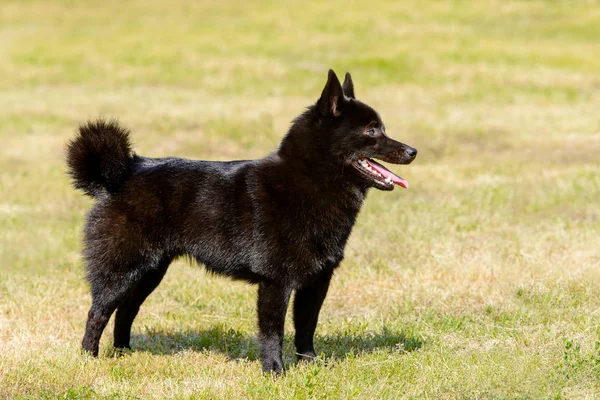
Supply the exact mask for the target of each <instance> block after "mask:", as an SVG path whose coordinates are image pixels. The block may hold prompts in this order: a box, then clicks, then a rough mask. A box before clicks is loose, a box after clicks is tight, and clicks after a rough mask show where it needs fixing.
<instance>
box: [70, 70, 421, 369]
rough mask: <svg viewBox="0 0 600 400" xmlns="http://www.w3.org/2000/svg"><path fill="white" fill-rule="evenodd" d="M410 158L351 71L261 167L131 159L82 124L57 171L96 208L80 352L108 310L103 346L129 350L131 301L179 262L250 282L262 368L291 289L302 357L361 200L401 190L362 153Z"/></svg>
mask: <svg viewBox="0 0 600 400" xmlns="http://www.w3.org/2000/svg"><path fill="white" fill-rule="evenodd" d="M416 154H417V150H416V149H414V148H412V147H410V146H407V145H405V144H402V143H399V142H397V141H395V140H392V139H390V138H389V137H388V136H387V135H386V132H385V127H384V125H383V122H382V121H381V118H380V117H379V114H377V112H376V111H375V110H373V109H372V108H371V107H369V106H367V105H366V104H364V103H361V102H360V101H358V100H356V99H355V97H354V87H353V84H352V79H351V77H350V74H348V73H347V74H346V79H345V81H344V85H343V87H342V85H340V82H339V80H338V78H337V76H336V75H335V73H334V72H333V71H331V70H330V71H329V76H328V79H327V84H326V85H325V88H324V89H323V93H322V94H321V98H320V99H319V100H318V101H317V102H316V104H314V105H312V106H310V107H308V109H307V110H306V111H305V112H304V113H303V114H302V115H300V116H299V117H297V118H296V119H295V120H294V122H293V124H292V126H291V128H290V130H289V132H288V133H287V135H286V136H285V137H284V139H283V141H282V142H281V145H280V147H279V149H278V150H277V152H275V153H273V154H270V155H269V156H267V157H265V158H263V159H261V160H249V161H229V162H209V161H192V160H185V159H179V158H160V159H157V158H148V157H141V156H138V155H136V154H134V153H133V151H132V149H131V145H130V142H129V132H128V131H127V130H126V129H124V128H122V127H120V126H119V125H118V124H117V123H116V122H115V121H109V122H107V121H103V120H97V121H95V122H88V123H87V124H85V125H83V126H81V127H80V129H79V134H78V135H77V137H76V138H75V139H74V140H73V141H71V142H70V144H69V146H68V165H69V173H70V175H71V176H72V178H73V181H74V186H75V187H76V188H78V189H82V190H83V191H84V192H85V193H86V194H88V195H90V196H92V197H94V198H96V200H97V203H96V204H95V206H94V207H93V208H92V210H91V211H90V212H89V215H88V218H87V225H86V228H85V250H84V256H85V262H86V270H87V279H88V280H89V283H90V286H91V292H92V306H91V309H90V311H89V314H88V320H87V325H86V330H85V335H84V337H83V343H82V345H83V349H85V350H87V351H89V352H91V353H92V354H93V355H95V356H96V355H97V354H98V345H99V341H100V336H101V335H102V331H103V330H104V328H105V327H106V324H107V322H108V320H109V318H110V316H111V315H112V314H113V312H114V311H115V310H116V311H117V313H116V317H115V331H114V345H115V347H117V348H129V339H130V333H131V325H132V323H133V320H134V318H135V316H136V314H137V313H138V310H139V308H140V305H141V304H142V303H143V302H144V300H145V299H146V297H147V296H148V295H149V294H150V293H152V291H153V290H154V289H155V288H156V286H158V284H159V283H160V281H161V279H162V277H163V276H164V274H165V272H166V270H167V267H168V266H169V264H170V263H171V261H173V259H174V258H176V257H180V256H183V255H187V256H189V257H191V258H194V259H196V260H197V261H198V262H200V263H202V264H204V265H205V266H206V268H207V269H208V270H209V271H212V272H215V273H218V274H223V275H227V276H230V277H232V278H234V279H241V280H245V281H248V282H250V283H254V284H258V325H259V342H260V359H261V362H262V367H263V370H264V371H267V372H281V371H282V370H283V360H282V354H281V347H282V342H283V324H284V319H285V314H286V311H287V308H288V300H289V298H290V295H291V292H292V291H293V290H294V291H295V292H296V294H295V300H294V325H295V328H296V336H295V344H296V349H297V353H298V357H299V359H311V358H313V357H315V350H314V348H313V336H314V332H315V328H316V325H317V319H318V316H319V311H320V309H321V305H322V303H323V300H324V299H325V295H326V294H327V289H328V287H329V282H330V280H331V276H332V273H333V271H334V270H335V268H336V267H337V266H338V265H339V263H340V261H341V260H342V258H343V255H344V247H345V246H346V241H347V239H348V236H349V235H350V231H351V230H352V226H353V225H354V222H355V220H356V216H357V215H358V212H359V210H360V207H361V205H362V203H363V201H364V199H365V196H366V195H367V191H368V190H369V188H371V187H375V188H377V189H380V190H392V189H393V188H394V185H399V186H402V187H405V188H406V187H407V183H406V181H405V180H403V179H402V178H400V177H398V176H396V175H394V174H393V173H391V172H390V171H389V170H387V169H386V168H385V167H383V166H382V165H380V164H378V163H376V162H375V161H373V160H371V157H373V158H378V159H381V160H383V161H387V162H390V163H394V164H408V163H410V162H411V161H412V160H413V159H414V158H415V156H416Z"/></svg>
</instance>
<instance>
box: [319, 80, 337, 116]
mask: <svg viewBox="0 0 600 400" xmlns="http://www.w3.org/2000/svg"><path fill="white" fill-rule="evenodd" d="M343 102H344V91H343V90H342V85H341V84H340V80H339V79H338V77H337V75H336V74H335V72H333V70H332V69H330V70H329V74H328V75H327V83H326V84H325V88H324V89H323V93H321V98H320V99H319V100H318V101H317V108H318V109H319V111H320V112H321V114H322V115H333V116H334V117H337V116H339V115H340V114H341V113H342V105H343Z"/></svg>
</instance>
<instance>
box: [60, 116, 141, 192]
mask: <svg viewBox="0 0 600 400" xmlns="http://www.w3.org/2000/svg"><path fill="white" fill-rule="evenodd" d="M134 156H135V155H134V153H133V150H132V149H131V143H130V141H129V130H128V129H126V128H123V127H121V126H119V124H118V123H117V121H116V120H109V121H106V120H103V119H97V120H96V121H88V122H87V123H85V124H83V125H80V126H79V132H78V134H77V136H76V137H75V138H74V139H73V140H71V141H70V142H69V144H68V147H67V165H68V169H69V175H71V178H72V179H73V186H75V188H77V189H81V190H83V191H84V192H85V193H86V194H87V195H89V196H91V197H99V196H102V195H105V194H106V193H113V192H115V191H117V190H118V189H119V187H120V186H121V185H122V184H123V182H125V180H126V179H127V178H128V176H129V175H130V174H131V169H132V167H133V163H134Z"/></svg>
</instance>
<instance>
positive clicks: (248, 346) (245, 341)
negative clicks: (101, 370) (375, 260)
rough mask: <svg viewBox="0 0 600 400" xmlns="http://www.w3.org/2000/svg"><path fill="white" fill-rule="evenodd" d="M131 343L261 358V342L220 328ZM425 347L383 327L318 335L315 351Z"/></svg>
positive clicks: (328, 355) (156, 349)
mask: <svg viewBox="0 0 600 400" xmlns="http://www.w3.org/2000/svg"><path fill="white" fill-rule="evenodd" d="M293 342H294V338H293V336H291V335H286V337H285V339H284V354H294V348H293V347H294V345H293ZM131 344H132V348H133V350H134V351H145V352H149V353H152V354H174V353H178V352H181V351H185V350H192V351H216V352H221V353H224V354H226V355H227V356H228V357H229V358H231V359H234V360H235V359H248V360H256V359H258V354H259V352H258V342H257V340H256V338H255V337H254V336H249V335H247V334H246V333H242V332H240V331H237V330H235V329H226V328H224V327H222V326H216V327H214V328H211V329H207V330H202V331H192V330H187V331H175V332H172V331H148V332H147V333H146V334H137V335H132V338H131ZM422 346H423V341H422V339H421V338H419V337H418V336H415V335H406V334H405V333H403V332H395V331H392V330H389V329H387V328H385V327H384V328H383V329H381V330H380V331H376V332H364V333H359V334H355V333H347V332H343V333H337V334H333V335H325V336H320V335H316V336H315V350H316V351H317V354H323V355H324V356H325V359H330V360H331V359H334V360H335V359H344V358H347V357H348V356H349V355H360V354H362V353H370V352H374V351H377V350H388V351H392V352H396V353H403V352H410V351H414V350H417V349H419V348H421V347H422Z"/></svg>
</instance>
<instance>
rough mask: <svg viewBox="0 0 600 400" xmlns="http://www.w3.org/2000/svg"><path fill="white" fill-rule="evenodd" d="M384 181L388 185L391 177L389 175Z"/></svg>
mask: <svg viewBox="0 0 600 400" xmlns="http://www.w3.org/2000/svg"><path fill="white" fill-rule="evenodd" d="M385 181H386V182H387V183H390V182H391V181H392V176H391V175H388V177H387V178H385Z"/></svg>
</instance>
